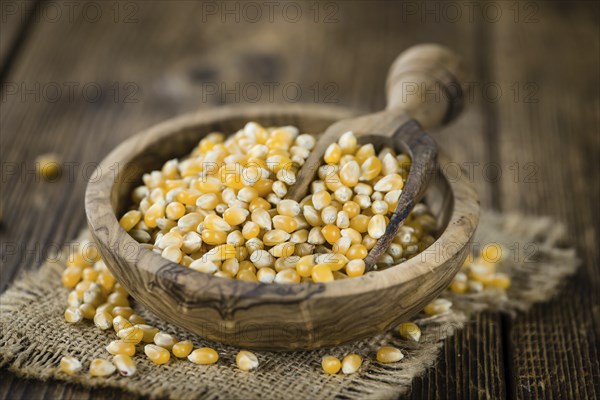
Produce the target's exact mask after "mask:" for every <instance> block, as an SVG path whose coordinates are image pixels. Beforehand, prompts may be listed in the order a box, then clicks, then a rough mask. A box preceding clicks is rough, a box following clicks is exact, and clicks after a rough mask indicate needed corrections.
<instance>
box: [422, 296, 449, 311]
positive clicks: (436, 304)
mask: <svg viewBox="0 0 600 400" xmlns="http://www.w3.org/2000/svg"><path fill="white" fill-rule="evenodd" d="M451 307H452V302H451V301H449V300H446V299H435V300H434V301H432V302H431V303H429V304H427V305H426V306H425V308H424V309H423V311H424V312H425V314H427V315H438V314H442V313H445V312H446V311H448V310H449V309H450V308H451Z"/></svg>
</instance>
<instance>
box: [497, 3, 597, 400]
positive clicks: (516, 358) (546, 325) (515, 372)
mask: <svg viewBox="0 0 600 400" xmlns="http://www.w3.org/2000/svg"><path fill="white" fill-rule="evenodd" d="M533 4H534V5H535V6H536V8H535V9H534V10H535V14H531V15H530V16H531V17H532V18H533V19H530V20H529V21H528V20H527V19H521V20H520V21H518V23H517V24H514V23H510V22H504V23H500V24H498V25H497V26H496V27H495V35H496V40H495V43H496V50H495V52H494V65H495V68H494V71H495V74H494V76H495V80H496V81H497V82H502V83H505V84H511V85H516V86H513V87H515V88H518V89H519V90H520V93H516V92H514V91H513V92H508V93H506V95H505V96H503V97H502V98H501V99H500V101H499V109H500V114H499V116H500V118H499V130H498V139H497V142H498V143H499V155H500V162H501V165H502V167H503V172H504V177H503V179H502V180H501V181H500V192H501V198H502V208H503V209H504V210H521V211H524V212H528V213H533V214H542V215H543V214H549V215H554V216H556V217H557V218H558V219H559V220H560V221H563V222H565V223H566V224H567V227H568V232H569V238H570V239H571V241H572V242H574V243H575V244H576V246H577V250H578V254H579V255H580V256H581V257H582V259H583V265H582V268H581V270H580V271H579V273H578V274H577V276H576V277H575V278H574V279H572V280H570V281H569V283H568V285H567V286H566V288H565V289H564V290H563V291H562V292H561V294H560V296H559V297H558V298H557V299H556V300H554V301H552V302H550V303H548V304H543V305H540V306H537V307H535V308H534V310H533V311H532V312H531V313H528V314H527V315H523V316H520V317H519V318H518V319H517V320H515V321H514V323H511V324H510V331H509V332H508V334H509V337H508V341H509V343H510V349H509V350H510V352H509V359H508V360H506V362H507V367H508V371H509V376H510V378H511V381H510V384H511V390H510V394H511V395H512V396H514V397H517V398H532V399H533V398H556V399H559V398H573V399H575V398H581V399H584V398H585V399H588V398H589V399H592V398H598V396H600V390H599V389H600V388H599V382H600V374H599V372H598V371H599V369H600V368H599V367H600V365H599V341H600V339H599V338H600V308H599V307H598V304H600V296H599V295H598V284H599V283H600V268H599V267H598V265H599V251H598V227H600V213H599V209H598V204H599V203H600V184H599V182H600V181H599V175H598V174H599V169H598V159H599V157H600V137H599V136H598V132H599V124H600V96H599V93H600V76H599V74H598V65H600V60H599V55H600V37H599V36H598V20H599V18H600V7H599V5H598V3H597V2H592V3H590V2H570V3H568V4H567V3H566V2H556V3H533ZM532 10H533V9H532ZM560 27H562V28H560ZM515 60H519V62H518V63H517V62H515ZM515 95H516V96H518V97H515ZM515 168H517V169H516V170H517V171H519V173H520V174H519V175H518V176H516V175H514V173H515Z"/></svg>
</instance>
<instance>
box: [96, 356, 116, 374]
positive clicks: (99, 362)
mask: <svg viewBox="0 0 600 400" xmlns="http://www.w3.org/2000/svg"><path fill="white" fill-rule="evenodd" d="M116 370H117V367H115V365H114V364H113V363H111V362H110V361H108V360H104V359H102V358H96V359H95V360H93V361H92V363H91V364H90V375H91V376H109V375H112V374H114V373H115V371H116Z"/></svg>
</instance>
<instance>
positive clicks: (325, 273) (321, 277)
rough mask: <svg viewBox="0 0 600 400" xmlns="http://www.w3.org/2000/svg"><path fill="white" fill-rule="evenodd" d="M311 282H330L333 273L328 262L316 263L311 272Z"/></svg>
mask: <svg viewBox="0 0 600 400" xmlns="http://www.w3.org/2000/svg"><path fill="white" fill-rule="evenodd" d="M311 277H312V280H313V282H330V281H332V280H333V273H332V272H331V268H330V267H329V265H328V264H317V265H315V266H314V267H313V269H312V272H311Z"/></svg>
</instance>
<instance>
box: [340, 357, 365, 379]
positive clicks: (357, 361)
mask: <svg viewBox="0 0 600 400" xmlns="http://www.w3.org/2000/svg"><path fill="white" fill-rule="evenodd" d="M362 361H363V359H362V357H361V356H359V355H358V354H348V355H347V356H346V357H344V359H343V360H342V373H343V374H344V375H349V374H353V373H355V372H356V371H358V370H359V368H360V366H361V365H362Z"/></svg>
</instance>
